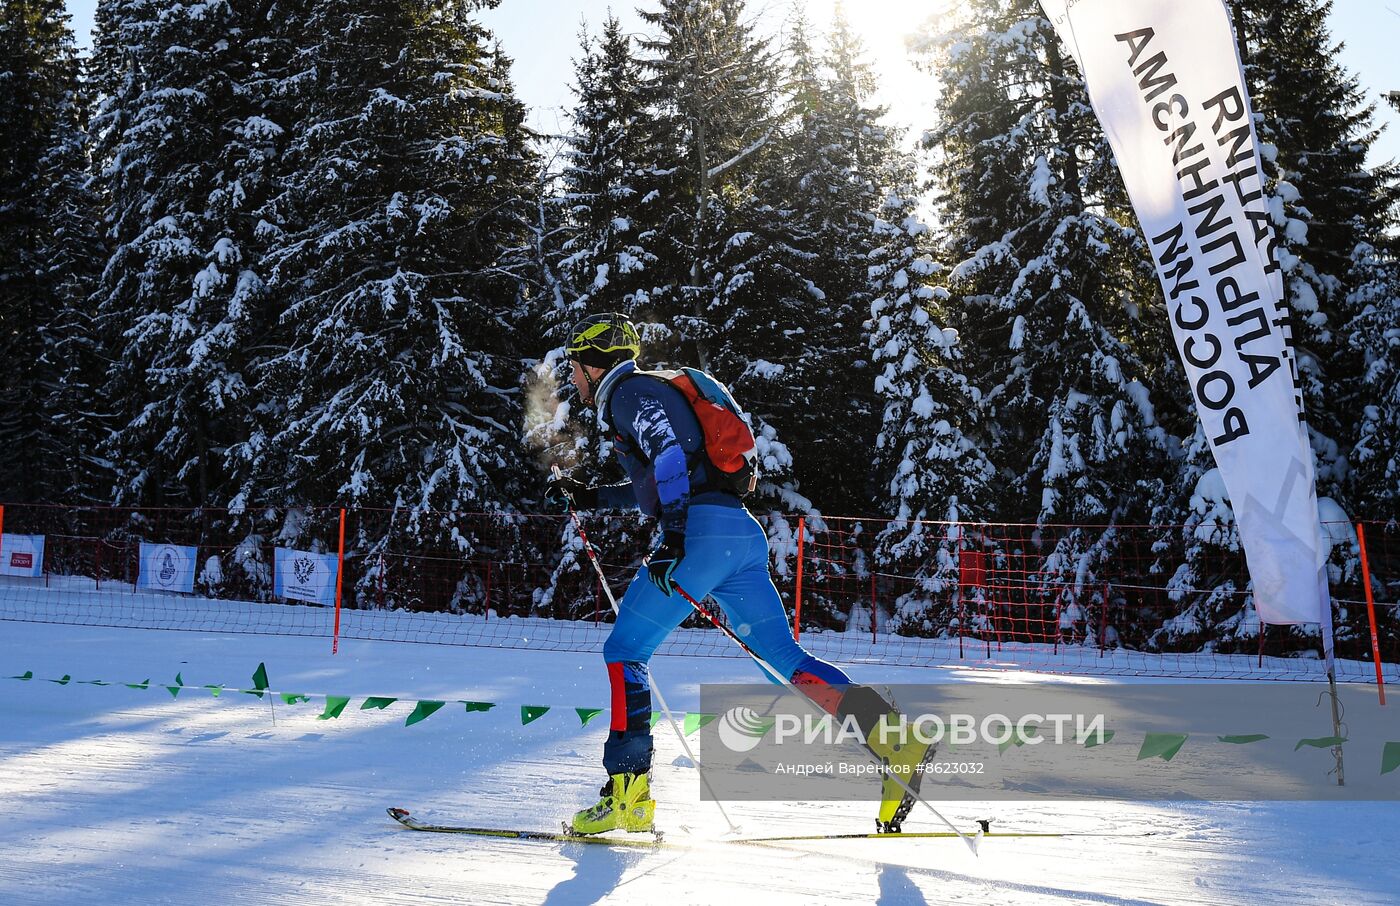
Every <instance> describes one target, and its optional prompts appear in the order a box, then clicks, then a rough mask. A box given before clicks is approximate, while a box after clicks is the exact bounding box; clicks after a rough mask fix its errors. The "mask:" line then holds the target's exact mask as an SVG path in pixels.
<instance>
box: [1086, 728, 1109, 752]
mask: <svg viewBox="0 0 1400 906" xmlns="http://www.w3.org/2000/svg"><path fill="white" fill-rule="evenodd" d="M1112 740H1113V731H1112V730H1104V731H1103V732H1102V733H1085V734H1084V736H1083V737H1082V738H1081V739H1080V740H1079V744H1080V745H1081V746H1083V747H1084V748H1086V749H1092V748H1093V747H1094V746H1101V745H1105V744H1107V743H1109V742H1111V741H1112Z"/></svg>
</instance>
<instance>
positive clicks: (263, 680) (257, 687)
mask: <svg viewBox="0 0 1400 906" xmlns="http://www.w3.org/2000/svg"><path fill="white" fill-rule="evenodd" d="M267 686H268V683H267V665H266V664H258V669H257V670H254V671H253V688H252V689H249V690H245V691H247V693H248V694H249V695H256V696H257V697H258V698H262V697H263V692H264V691H265V690H266V689H267Z"/></svg>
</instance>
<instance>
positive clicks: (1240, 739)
mask: <svg viewBox="0 0 1400 906" xmlns="http://www.w3.org/2000/svg"><path fill="white" fill-rule="evenodd" d="M1215 738H1216V739H1218V740H1220V741H1221V742H1228V743H1230V744H1232V745H1237V746H1242V745H1245V744H1246V743H1251V742H1259V741H1261V740H1264V739H1268V738H1269V737H1268V736H1266V735H1264V734H1263V733H1251V734H1249V735H1248V736H1217V737H1215ZM1294 751H1297V750H1296V749H1295V750H1294Z"/></svg>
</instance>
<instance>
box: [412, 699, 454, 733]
mask: <svg viewBox="0 0 1400 906" xmlns="http://www.w3.org/2000/svg"><path fill="white" fill-rule="evenodd" d="M445 704H447V702H435V701H421V702H419V703H418V704H417V705H416V706H415V707H414V708H413V713H412V714H410V715H408V720H406V721H404V722H403V725H404V726H405V727H411V726H413V725H414V724H416V723H418V722H419V721H420V720H427V719H428V718H429V717H432V716H433V715H434V714H436V713H437V710H438V709H439V708H441V707H442V706H443V705H445Z"/></svg>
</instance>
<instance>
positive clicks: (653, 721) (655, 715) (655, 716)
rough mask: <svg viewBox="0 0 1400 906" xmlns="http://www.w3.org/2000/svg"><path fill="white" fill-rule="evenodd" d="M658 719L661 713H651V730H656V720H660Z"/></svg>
mask: <svg viewBox="0 0 1400 906" xmlns="http://www.w3.org/2000/svg"><path fill="white" fill-rule="evenodd" d="M660 719H661V712H659V711H653V712H651V726H652V729H655V728H656V722H657V721H658V720H660Z"/></svg>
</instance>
